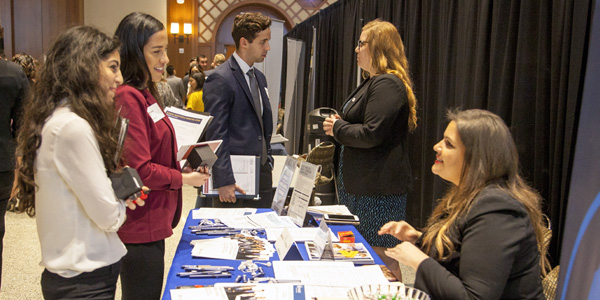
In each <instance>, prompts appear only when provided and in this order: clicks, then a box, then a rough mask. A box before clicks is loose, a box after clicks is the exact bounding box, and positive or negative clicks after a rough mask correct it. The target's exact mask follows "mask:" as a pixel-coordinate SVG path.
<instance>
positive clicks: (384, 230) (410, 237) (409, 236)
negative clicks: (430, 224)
mask: <svg viewBox="0 0 600 300" xmlns="http://www.w3.org/2000/svg"><path fill="white" fill-rule="evenodd" d="M378 234H379V235H384V234H389V235H392V236H394V237H395V238H397V239H399V240H401V241H404V242H409V243H412V244H414V243H415V241H416V240H417V239H418V238H419V237H420V236H421V234H422V233H421V232H420V231H418V230H416V229H415V228H414V227H412V226H410V224H408V223H406V222H405V221H400V222H388V223H386V224H385V225H383V226H381V228H380V229H379V232H378Z"/></svg>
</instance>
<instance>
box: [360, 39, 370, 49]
mask: <svg viewBox="0 0 600 300" xmlns="http://www.w3.org/2000/svg"><path fill="white" fill-rule="evenodd" d="M368 43H369V42H367V41H361V40H359V41H358V50H360V47H363V46H364V45H365V44H368Z"/></svg>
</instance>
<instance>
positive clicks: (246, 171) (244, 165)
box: [203, 155, 260, 198]
mask: <svg viewBox="0 0 600 300" xmlns="http://www.w3.org/2000/svg"><path fill="white" fill-rule="evenodd" d="M230 159H231V167H232V169H233V177H234V178H235V183H236V184H237V185H239V186H240V187H241V188H242V189H243V190H244V191H246V195H242V194H240V193H238V192H235V195H236V197H239V198H253V197H255V196H256V194H257V193H258V176H259V172H260V169H259V168H260V157H258V156H252V155H231V156H230ZM203 193H204V195H207V196H218V195H219V191H218V190H217V189H215V188H214V187H213V180H212V174H211V176H210V178H208V184H205V185H204V189H203Z"/></svg>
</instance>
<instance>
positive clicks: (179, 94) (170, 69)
mask: <svg viewBox="0 0 600 300" xmlns="http://www.w3.org/2000/svg"><path fill="white" fill-rule="evenodd" d="M167 83H168V84H169V86H170V87H171V90H172V91H173V94H174V95H175V98H177V100H179V103H180V104H181V105H182V106H183V102H184V101H185V88H184V87H183V80H182V79H181V78H179V77H177V70H175V67H174V66H173V65H168V66H167Z"/></svg>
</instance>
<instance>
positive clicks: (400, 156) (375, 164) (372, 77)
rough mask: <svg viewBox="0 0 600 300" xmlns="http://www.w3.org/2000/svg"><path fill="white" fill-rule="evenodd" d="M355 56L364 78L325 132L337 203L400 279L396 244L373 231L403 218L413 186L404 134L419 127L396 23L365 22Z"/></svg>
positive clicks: (396, 241)
mask: <svg viewBox="0 0 600 300" xmlns="http://www.w3.org/2000/svg"><path fill="white" fill-rule="evenodd" d="M355 52H356V59H357V62H358V66H359V67H361V68H362V69H363V71H364V75H366V76H367V79H366V80H365V81H364V82H363V83H362V84H361V85H360V86H359V87H358V88H357V89H356V90H355V91H354V92H352V94H350V96H349V97H348V99H347V100H346V102H345V103H344V104H343V106H342V109H341V113H340V115H341V116H340V115H332V116H330V117H329V118H327V119H326V120H325V121H324V122H323V129H324V130H325V133H327V134H329V135H331V136H333V137H334V138H335V140H336V141H337V142H338V143H339V144H341V150H340V157H339V170H338V174H339V175H338V188H339V189H338V194H339V199H340V203H341V204H345V205H346V206H347V207H348V209H349V210H350V211H351V212H352V213H353V214H356V215H358V217H359V219H360V225H359V226H357V229H358V231H359V232H360V233H361V235H363V236H364V237H365V239H366V240H367V242H369V244H370V245H371V246H373V248H374V250H375V251H376V252H377V254H378V255H379V256H380V257H381V258H382V259H383V261H384V262H385V263H386V265H387V266H388V267H389V268H390V270H391V271H392V272H393V273H394V275H395V276H396V277H398V279H400V278H401V275H400V268H399V266H398V263H397V261H396V260H394V259H391V258H389V257H387V256H386V255H385V252H384V251H385V249H386V248H389V247H394V246H395V245H396V244H397V243H398V240H397V239H395V238H394V237H392V236H379V235H378V234H377V231H378V230H379V228H381V226H383V225H384V224H385V223H386V222H389V221H392V220H403V219H404V218H405V216H406V194H407V192H408V189H409V188H410V187H411V184H412V180H411V176H412V175H411V169H410V163H409V160H408V149H407V136H408V133H409V132H411V131H413V130H414V129H415V128H416V127H417V116H416V105H417V100H416V98H415V95H414V94H413V92H412V82H411V80H410V77H409V76H408V62H407V60H406V56H405V55H404V45H403V44H402V39H401V38H400V34H399V33H398V30H397V29H396V27H394V25H392V24H391V23H389V22H384V21H380V20H374V21H371V22H369V23H368V24H367V25H365V26H364V27H363V29H362V33H361V35H360V40H359V41H358V45H357V47H356V49H355Z"/></svg>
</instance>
